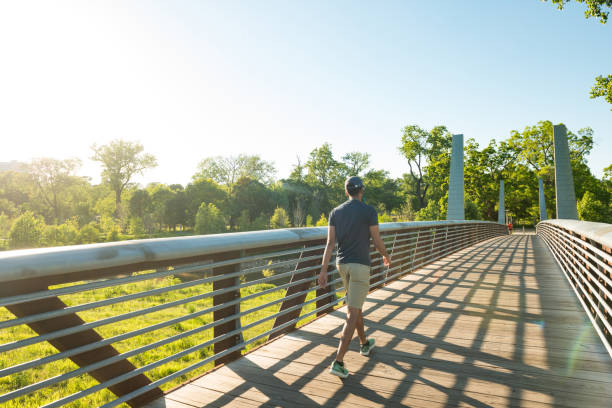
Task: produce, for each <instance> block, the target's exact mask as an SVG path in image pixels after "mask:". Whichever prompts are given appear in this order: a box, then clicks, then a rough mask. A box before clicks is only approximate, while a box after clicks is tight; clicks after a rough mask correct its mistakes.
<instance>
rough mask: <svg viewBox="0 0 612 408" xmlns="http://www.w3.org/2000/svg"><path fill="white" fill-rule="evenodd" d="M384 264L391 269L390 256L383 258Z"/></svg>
mask: <svg viewBox="0 0 612 408" xmlns="http://www.w3.org/2000/svg"><path fill="white" fill-rule="evenodd" d="M383 262H384V263H385V266H386V267H387V268H390V267H391V258H389V255H387V256H383Z"/></svg>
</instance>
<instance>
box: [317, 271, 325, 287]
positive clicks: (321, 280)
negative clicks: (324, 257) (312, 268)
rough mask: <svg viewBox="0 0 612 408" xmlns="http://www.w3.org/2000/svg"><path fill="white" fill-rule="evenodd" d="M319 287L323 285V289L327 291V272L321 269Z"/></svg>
mask: <svg viewBox="0 0 612 408" xmlns="http://www.w3.org/2000/svg"><path fill="white" fill-rule="evenodd" d="M318 282H319V285H321V289H325V287H326V286H327V271H323V269H321V272H320V273H319V280H318Z"/></svg>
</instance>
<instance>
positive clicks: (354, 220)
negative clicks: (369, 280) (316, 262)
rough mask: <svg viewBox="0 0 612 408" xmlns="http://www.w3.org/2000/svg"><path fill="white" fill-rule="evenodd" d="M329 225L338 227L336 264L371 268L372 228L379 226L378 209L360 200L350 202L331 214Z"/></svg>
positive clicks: (335, 209)
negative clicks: (360, 265)
mask: <svg viewBox="0 0 612 408" xmlns="http://www.w3.org/2000/svg"><path fill="white" fill-rule="evenodd" d="M329 225H330V226H334V227H336V239H337V240H338V255H337V256H336V262H337V263H341V264H347V263H359V264H362V265H367V266H370V226H372V225H378V214H377V213H376V209H374V207H372V206H371V205H367V204H364V203H362V202H361V201H359V200H348V201H346V202H344V203H342V204H340V205H339V206H338V207H336V208H334V209H333V210H332V212H331V213H329Z"/></svg>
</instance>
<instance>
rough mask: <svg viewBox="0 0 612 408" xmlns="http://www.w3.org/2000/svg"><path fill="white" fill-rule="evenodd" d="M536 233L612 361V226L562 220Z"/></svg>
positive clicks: (547, 223) (539, 227)
mask: <svg viewBox="0 0 612 408" xmlns="http://www.w3.org/2000/svg"><path fill="white" fill-rule="evenodd" d="M536 229H537V234H538V236H540V237H542V239H543V240H544V242H545V243H546V245H547V246H548V248H549V249H550V251H551V253H552V255H553V257H554V258H555V260H556V261H557V264H558V265H559V267H560V268H561V270H562V271H563V273H564V275H565V277H566V278H567V280H568V282H569V283H570V285H571V286H572V289H573V290H574V292H575V293H576V296H577V298H578V300H579V301H580V303H581V304H582V307H583V308H584V310H585V312H586V314H587V316H588V317H589V319H590V320H591V323H592V324H593V327H594V328H595V330H596V331H597V333H598V335H599V337H600V338H601V340H602V342H603V344H604V346H605V347H606V349H607V350H608V353H609V354H610V356H611V357H612V225H611V224H604V223H599V222H588V221H578V220H566V219H561V220H547V221H542V222H540V223H538V225H537V227H536Z"/></svg>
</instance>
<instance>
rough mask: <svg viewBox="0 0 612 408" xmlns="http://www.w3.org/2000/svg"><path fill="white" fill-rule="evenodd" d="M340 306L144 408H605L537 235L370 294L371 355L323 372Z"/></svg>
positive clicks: (592, 357) (576, 323) (604, 372)
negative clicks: (345, 373)
mask: <svg viewBox="0 0 612 408" xmlns="http://www.w3.org/2000/svg"><path fill="white" fill-rule="evenodd" d="M344 312H345V310H344V308H341V309H339V310H337V311H335V312H333V313H331V314H329V315H327V316H324V317H322V318H320V319H317V320H315V321H314V322H312V323H310V324H308V325H306V326H304V327H302V328H300V329H299V330H297V331H294V332H292V333H290V334H288V335H285V336H283V337H280V338H279V339H277V340H275V341H273V342H271V343H269V344H267V345H265V346H263V347H260V348H258V349H256V350H255V351H254V352H252V353H250V354H247V355H246V356H245V357H243V358H241V359H239V360H237V361H235V362H233V363H231V364H229V365H227V366H224V367H221V368H219V369H217V370H215V371H213V372H211V373H209V374H207V375H205V376H203V377H201V378H199V379H197V380H195V381H193V382H192V383H189V384H187V385H185V386H183V387H181V388H179V389H177V390H175V391H173V392H171V393H170V394H168V395H166V397H165V398H163V399H160V400H157V401H155V402H153V403H151V404H149V407H150V408H153V407H155V408H159V407H176V408H192V407H218V406H231V407H252V406H266V407H267V406H282V407H301V406H317V407H318V406H321V407H337V406H343V407H352V408H353V407H354V408H357V407H368V408H370V407H382V406H413V407H457V406H460V407H506V406H512V407H514V406H516V407H519V406H520V407H548V406H560V407H585V408H586V407H608V408H609V407H611V406H612V362H611V359H610V356H609V355H608V354H607V353H606V351H605V349H604V347H603V345H602V344H601V342H600V340H599V338H598V337H597V335H596V333H595V331H594V330H593V328H592V326H591V324H590V322H589V321H588V319H587V317H586V315H585V313H584V312H583V310H582V307H581V305H580V304H579V302H578V301H577V299H576V297H575V294H574V293H573V291H572V289H571V287H570V286H569V284H568V283H567V281H566V279H565V277H564V276H563V273H562V272H561V270H560V269H559V267H558V266H557V264H556V263H555V262H554V260H553V258H552V256H551V255H550V253H549V251H548V249H547V248H546V246H545V245H544V243H543V242H542V241H541V240H540V239H539V238H538V237H537V236H535V235H518V234H517V235H512V236H508V237H500V238H494V239H491V240H489V241H486V242H484V243H481V244H479V245H476V246H474V247H471V248H468V249H465V250H463V251H460V252H458V253H455V254H453V255H451V256H448V257H446V258H444V259H442V260H439V261H437V262H435V263H433V264H430V265H428V266H426V267H424V268H422V269H420V270H417V271H415V272H414V273H412V274H410V275H407V276H405V277H404V278H402V279H401V280H399V281H395V282H393V283H391V284H389V285H388V286H386V287H384V288H382V289H379V290H377V291H375V292H373V293H371V294H370V295H369V296H368V299H367V301H366V304H365V306H364V316H365V322H366V330H367V334H368V336H372V337H374V338H375V339H376V343H377V347H376V348H375V349H374V350H373V351H372V354H371V355H370V357H363V356H361V355H359V353H358V352H357V349H358V340H357V339H354V340H353V343H351V350H352V351H349V352H348V353H347V355H346V357H345V363H346V365H347V368H348V369H349V371H350V372H351V375H350V376H349V378H347V379H346V380H341V379H339V378H337V377H334V376H332V375H330V374H329V373H328V367H329V365H330V363H331V362H332V361H333V357H334V351H335V349H336V347H337V344H338V338H339V335H340V331H341V328H342V324H343V318H344Z"/></svg>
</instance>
